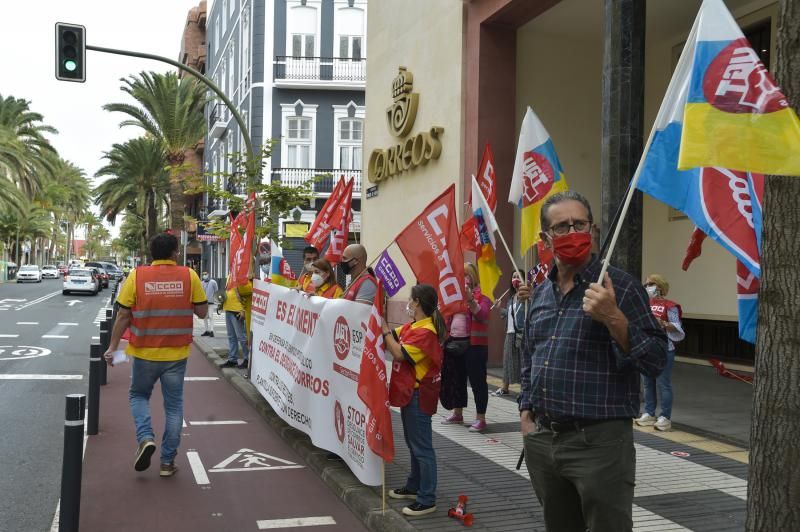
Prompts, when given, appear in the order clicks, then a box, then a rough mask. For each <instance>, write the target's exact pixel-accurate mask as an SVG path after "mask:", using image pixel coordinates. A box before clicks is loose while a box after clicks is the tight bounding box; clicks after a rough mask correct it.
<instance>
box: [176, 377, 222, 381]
mask: <svg viewBox="0 0 800 532" xmlns="http://www.w3.org/2000/svg"><path fill="white" fill-rule="evenodd" d="M183 380H185V381H218V380H219V377H184V378H183Z"/></svg>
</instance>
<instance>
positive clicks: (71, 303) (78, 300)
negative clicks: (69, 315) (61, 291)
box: [66, 299, 83, 307]
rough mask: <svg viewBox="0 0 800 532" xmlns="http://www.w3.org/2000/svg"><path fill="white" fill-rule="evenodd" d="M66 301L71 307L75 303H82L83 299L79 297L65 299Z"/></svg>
mask: <svg viewBox="0 0 800 532" xmlns="http://www.w3.org/2000/svg"><path fill="white" fill-rule="evenodd" d="M66 303H67V305H69V306H70V307H72V306H75V303H83V301H81V300H80V299H70V300H69V301H66Z"/></svg>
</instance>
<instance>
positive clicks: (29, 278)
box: [17, 264, 42, 283]
mask: <svg viewBox="0 0 800 532" xmlns="http://www.w3.org/2000/svg"><path fill="white" fill-rule="evenodd" d="M17 282H18V283H22V282H34V283H41V282H42V270H40V269H39V266H37V265H36V264H26V265H25V266H20V268H19V271H18V272H17Z"/></svg>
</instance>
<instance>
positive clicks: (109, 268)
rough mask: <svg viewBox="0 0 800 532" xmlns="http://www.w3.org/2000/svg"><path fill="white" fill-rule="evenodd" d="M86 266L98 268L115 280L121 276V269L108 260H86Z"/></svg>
mask: <svg viewBox="0 0 800 532" xmlns="http://www.w3.org/2000/svg"><path fill="white" fill-rule="evenodd" d="M86 266H87V267H89V266H91V267H93V268H100V269H101V270H102V271H104V272H105V273H107V274H108V276H109V278H111V279H115V280H117V281H119V280H120V279H122V277H123V275H122V270H120V269H119V268H118V267H117V265H116V264H112V263H110V262H103V261H96V262H87V263H86ZM106 286H107V285H106Z"/></svg>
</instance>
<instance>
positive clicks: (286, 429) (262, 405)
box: [194, 337, 416, 532]
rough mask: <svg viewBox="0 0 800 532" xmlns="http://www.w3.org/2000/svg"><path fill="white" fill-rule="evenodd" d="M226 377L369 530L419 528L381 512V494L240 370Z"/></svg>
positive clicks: (204, 347)
mask: <svg viewBox="0 0 800 532" xmlns="http://www.w3.org/2000/svg"><path fill="white" fill-rule="evenodd" d="M194 345H195V346H196V347H197V348H198V349H199V350H200V352H201V353H203V355H204V356H205V357H206V358H207V359H209V360H210V361H211V362H213V363H214V365H215V366H216V365H217V362H219V360H220V358H219V356H218V354H217V352H216V351H214V348H213V347H211V346H210V345H208V344H206V342H205V341H203V340H202V339H201V338H197V337H196V338H194ZM219 371H220V372H221V373H222V375H223V377H225V379H226V380H227V381H228V382H229V383H230V384H231V386H233V388H234V389H235V390H236V391H237V392H239V393H240V394H241V395H242V397H244V399H245V400H246V401H247V402H248V403H249V404H250V406H252V407H253V408H254V409H255V410H256V411H257V412H258V414H259V415H260V416H261V417H262V418H263V419H264V421H266V422H267V424H268V425H269V426H270V427H271V428H272V429H274V430H275V432H277V433H278V435H279V436H280V437H281V438H282V439H283V440H284V441H285V442H286V443H288V444H289V446H290V447H291V448H292V449H294V450H295V452H297V454H299V455H300V457H301V458H302V459H303V460H304V461H305V462H306V464H307V465H308V467H309V468H310V469H311V470H313V471H314V472H315V473H317V475H319V477H320V478H321V479H322V481H323V482H325V484H326V485H327V486H328V487H329V488H330V489H331V490H333V492H334V493H335V494H336V496H337V497H339V499H340V500H341V501H342V502H343V503H344V504H345V505H346V506H347V507H348V508H349V509H350V511H351V512H353V514H355V515H356V517H358V518H359V519H360V520H361V522H362V523H364V526H366V527H367V528H368V529H369V530H375V531H377V532H404V531H409V532H410V531H413V530H416V528H414V527H413V526H412V525H411V524H410V523H409V522H408V521H406V519H405V518H403V517H402V516H401V515H400V514H399V513H398V512H397V511H396V510H394V509H393V508H391V507H390V506H389V505H388V504H387V505H386V511H385V512H383V511H381V497H380V495H378V493H376V492H375V490H374V489H373V488H370V487H368V486H365V485H363V484H362V483H361V481H359V480H358V479H357V478H356V476H355V475H353V473H352V472H351V471H350V469H349V468H348V467H347V466H346V465H344V464H343V463H342V462H340V461H333V462H332V461H330V460H328V459H327V456H328V454H329V453H328V451H325V450H323V449H320V448H318V447H315V446H314V445H313V444H312V443H311V439H310V438H309V437H308V435H306V434H305V433H304V432H301V431H299V430H297V429H295V428H293V427H290V426H289V425H288V424H287V423H286V422H285V421H283V419H281V418H280V416H278V414H276V413H275V411H274V410H273V409H272V407H271V406H270V404H269V403H268V402H267V401H266V399H264V398H263V397H262V396H261V394H260V393H258V390H257V389H256V387H255V386H253V385H252V384H251V383H250V381H249V380H247V379H245V378H244V377H243V376H242V374H241V373H239V371H237V370H235V369H232V368H225V369H220V370H219Z"/></svg>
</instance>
